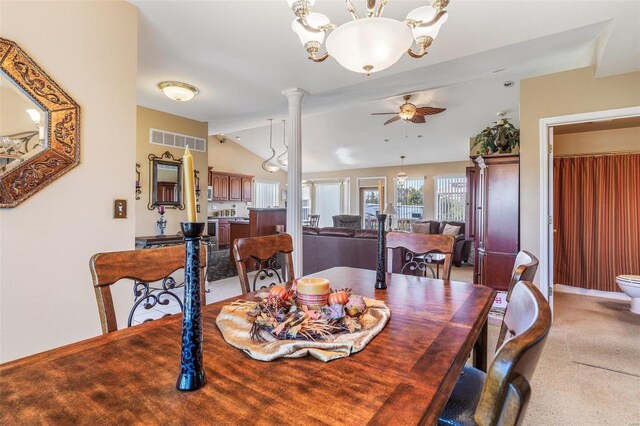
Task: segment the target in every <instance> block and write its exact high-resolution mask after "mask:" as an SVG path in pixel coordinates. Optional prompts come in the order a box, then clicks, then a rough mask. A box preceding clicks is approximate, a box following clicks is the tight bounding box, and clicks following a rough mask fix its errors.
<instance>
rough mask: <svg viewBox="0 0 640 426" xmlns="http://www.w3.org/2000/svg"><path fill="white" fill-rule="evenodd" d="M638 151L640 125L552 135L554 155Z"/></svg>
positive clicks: (639, 146) (639, 147) (639, 148)
mask: <svg viewBox="0 0 640 426" xmlns="http://www.w3.org/2000/svg"><path fill="white" fill-rule="evenodd" d="M624 151H640V127H627V128H624V129H610V130H597V131H593V132H580V133H568V134H564V135H554V137H553V154H554V155H575V154H594V153H600V152H624Z"/></svg>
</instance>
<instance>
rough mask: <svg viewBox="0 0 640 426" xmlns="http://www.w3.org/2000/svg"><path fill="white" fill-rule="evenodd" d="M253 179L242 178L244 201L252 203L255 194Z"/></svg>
mask: <svg viewBox="0 0 640 426" xmlns="http://www.w3.org/2000/svg"><path fill="white" fill-rule="evenodd" d="M252 183H253V177H243V178H242V201H247V202H251V195H252V194H253V185H252Z"/></svg>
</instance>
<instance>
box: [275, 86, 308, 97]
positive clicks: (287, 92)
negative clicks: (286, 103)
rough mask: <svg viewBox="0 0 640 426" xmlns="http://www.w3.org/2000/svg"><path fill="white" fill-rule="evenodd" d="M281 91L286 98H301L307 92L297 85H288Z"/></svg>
mask: <svg viewBox="0 0 640 426" xmlns="http://www.w3.org/2000/svg"><path fill="white" fill-rule="evenodd" d="M281 93H282V95H283V96H286V97H287V99H291V98H294V99H295V98H300V99H302V98H303V97H304V96H305V95H308V94H309V93H308V92H306V91H304V90H302V89H301V88H299V87H290V88H289V89H284V90H283V91H282V92H281Z"/></svg>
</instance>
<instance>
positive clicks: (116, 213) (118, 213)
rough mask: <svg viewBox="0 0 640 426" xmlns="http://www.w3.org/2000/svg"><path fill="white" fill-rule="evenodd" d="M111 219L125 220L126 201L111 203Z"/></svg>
mask: <svg viewBox="0 0 640 426" xmlns="http://www.w3.org/2000/svg"><path fill="white" fill-rule="evenodd" d="M113 218H114V219H126V218H127V200H115V201H114V202H113Z"/></svg>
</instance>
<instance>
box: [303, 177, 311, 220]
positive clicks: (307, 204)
mask: <svg viewBox="0 0 640 426" xmlns="http://www.w3.org/2000/svg"><path fill="white" fill-rule="evenodd" d="M310 215H311V185H309V184H302V220H303V221H305V220H309V216H310Z"/></svg>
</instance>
